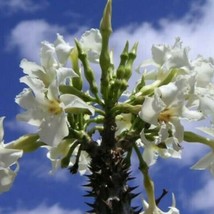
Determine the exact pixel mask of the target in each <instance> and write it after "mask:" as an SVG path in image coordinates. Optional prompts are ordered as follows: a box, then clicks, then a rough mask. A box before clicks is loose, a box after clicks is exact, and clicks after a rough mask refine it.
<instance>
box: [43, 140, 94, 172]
mask: <svg viewBox="0 0 214 214" xmlns="http://www.w3.org/2000/svg"><path fill="white" fill-rule="evenodd" d="M72 145H73V144H72V143H71V142H70V140H68V139H67V140H64V141H62V142H60V144H58V145H57V146H56V147H52V146H43V147H44V148H46V149H48V153H47V157H48V159H50V161H51V163H52V170H51V171H50V173H51V174H53V173H55V172H56V171H57V170H58V169H59V168H60V167H61V160H62V159H63V158H64V157H65V156H66V155H67V154H68V152H69V149H70V148H71V146H72ZM78 150H79V145H78V146H77V147H76V148H75V149H74V151H73V153H72V154H71V157H70V160H69V163H68V167H71V166H73V165H74V164H75V162H76V156H77V153H78ZM90 161H91V158H90V157H89V155H88V153H87V152H85V151H81V154H80V157H79V162H78V171H79V173H80V175H83V174H85V173H86V172H87V171H88V170H89V169H88V165H89V163H90Z"/></svg>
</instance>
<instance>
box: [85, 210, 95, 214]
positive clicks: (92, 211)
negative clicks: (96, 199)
mask: <svg viewBox="0 0 214 214" xmlns="http://www.w3.org/2000/svg"><path fill="white" fill-rule="evenodd" d="M86 213H89V214H90V213H91V214H93V213H95V209H93V210H89V211H86Z"/></svg>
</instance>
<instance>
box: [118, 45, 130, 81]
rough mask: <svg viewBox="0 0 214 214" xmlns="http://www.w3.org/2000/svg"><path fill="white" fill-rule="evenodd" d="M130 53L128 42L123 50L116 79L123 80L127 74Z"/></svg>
mask: <svg viewBox="0 0 214 214" xmlns="http://www.w3.org/2000/svg"><path fill="white" fill-rule="evenodd" d="M128 51H129V42H128V41H127V42H126V44H125V47H124V49H123V52H122V54H121V55H120V65H119V67H118V69H117V72H116V79H123V77H124V74H125V65H126V61H127V60H128Z"/></svg>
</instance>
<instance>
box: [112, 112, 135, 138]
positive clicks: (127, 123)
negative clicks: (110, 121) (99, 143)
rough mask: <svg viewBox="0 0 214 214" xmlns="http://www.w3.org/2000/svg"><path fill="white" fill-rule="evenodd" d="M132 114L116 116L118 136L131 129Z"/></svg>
mask: <svg viewBox="0 0 214 214" xmlns="http://www.w3.org/2000/svg"><path fill="white" fill-rule="evenodd" d="M131 117H132V115H131V114H129V113H128V114H120V115H117V116H116V125H117V131H116V133H115V135H116V136H118V135H119V134H121V133H122V132H124V131H126V130H129V129H130V128H131V125H132V123H131Z"/></svg>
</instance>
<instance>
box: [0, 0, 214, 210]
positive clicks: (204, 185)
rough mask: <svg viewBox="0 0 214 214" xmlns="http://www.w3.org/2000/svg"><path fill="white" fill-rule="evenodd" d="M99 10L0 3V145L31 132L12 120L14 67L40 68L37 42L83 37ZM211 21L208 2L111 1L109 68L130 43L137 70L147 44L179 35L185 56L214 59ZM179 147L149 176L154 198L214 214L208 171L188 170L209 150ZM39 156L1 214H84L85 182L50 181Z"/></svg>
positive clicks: (1, 201)
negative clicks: (0, 138) (30, 64)
mask: <svg viewBox="0 0 214 214" xmlns="http://www.w3.org/2000/svg"><path fill="white" fill-rule="evenodd" d="M104 5H105V1H104V0H91V1H89V0H78V1H75V0H70V1H57V0H52V1H46V0H43V1H42V0H38V1H35V0H34V1H33V0H7V1H5V0H0V67H1V80H0V81H1V84H0V99H1V105H0V116H6V119H5V123H4V125H5V137H4V139H5V142H9V141H11V140H14V139H16V138H17V137H19V136H21V135H22V134H24V133H26V132H29V131H30V129H29V128H28V127H26V126H24V125H23V124H20V123H17V122H16V121H15V116H16V114H17V113H18V112H19V111H20V109H19V107H18V106H17V105H16V104H15V103H14V98H15V96H16V95H17V94H18V93H19V92H20V91H21V90H22V89H23V87H24V85H22V84H20V83H19V78H20V77H21V76H23V74H22V71H21V69H20V68H19V62H20V60H21V59H22V58H27V59H29V60H34V61H38V60H39V45H40V42H41V41H42V40H48V41H50V42H53V41H54V39H55V37H56V33H61V34H63V35H64V37H65V38H66V40H67V41H69V42H70V43H72V39H73V38H74V37H78V36H80V35H81V33H82V32H84V30H86V29H89V28H92V27H93V28H98V27H99V22H100V18H101V16H102V11H103V8H104ZM213 20H214V2H213V1H212V0H204V1H202V0H201V1H199V0H183V1H181V0H132V1H129V0H113V30H114V33H113V35H112V38H111V48H112V49H113V51H114V55H115V62H117V61H118V56H119V53H120V51H121V50H122V48H123V46H124V44H125V42H126V40H127V39H128V40H130V42H131V43H132V44H133V43H134V42H136V41H139V52H138V60H137V62H136V64H137V63H140V62H141V61H143V60H145V59H147V58H149V57H151V54H150V50H151V46H152V44H158V43H166V44H173V43H174V41H175V38H176V37H178V36H179V37H181V39H182V40H183V43H184V46H189V47H191V52H190V56H191V57H193V58H194V57H195V56H197V55H198V54H202V55H204V56H205V57H209V56H211V57H213V56H214V48H213V47H214V24H213ZM136 78H137V77H136ZM134 83H135V82H134V81H133V83H131V84H134ZM188 128H189V129H190V128H191V127H190V126H188ZM183 147H184V151H183V159H182V160H179V161H175V160H172V161H165V160H161V159H160V160H159V161H158V163H157V164H156V165H155V166H154V167H153V168H152V169H151V173H152V177H153V178H154V180H155V182H156V184H157V188H156V190H157V194H161V191H162V189H163V188H167V189H169V191H170V192H174V193H175V195H176V199H177V206H178V208H180V210H181V213H182V214H193V213H194V214H199V213H200V214H212V213H213V210H214V201H213V198H214V181H213V178H212V177H211V175H210V174H209V172H206V171H204V172H198V171H191V170H189V167H190V166H191V165H192V164H194V163H195V162H196V161H197V160H198V159H199V158H200V157H201V156H202V155H203V154H204V153H205V152H206V151H207V150H206V148H204V147H202V146H200V145H194V146H192V145H186V144H185V143H184V145H183ZM45 156H46V152H45V151H44V150H42V151H38V152H36V153H33V154H27V155H25V156H24V158H23V159H22V160H20V171H19V173H18V176H17V178H16V180H15V182H14V185H13V187H12V189H11V190H10V192H7V193H4V194H1V195H0V213H6V214H25V213H26V214H27V213H28V214H38V213H40V214H41V213H47V214H49V213H51V214H82V213H84V211H85V210H87V206H86V205H85V204H84V202H83V199H82V195H83V194H84V191H83V189H82V188H81V185H82V184H84V182H85V178H84V177H81V176H79V175H74V176H71V175H70V174H69V172H68V171H67V170H63V171H59V172H58V173H56V175H55V176H50V175H49V174H48V172H49V170H50V169H51V166H50V162H49V160H48V159H47V158H46V157H45ZM136 168H137V166H136V167H135V168H134V169H133V172H134V173H135V172H136V171H137V170H136ZM137 176H139V178H138V180H139V179H141V177H140V175H138V174H137ZM140 200H141V198H138V202H139V201H140ZM170 200H171V196H170V194H169V195H168V196H167V197H166V198H165V199H163V201H162V203H161V206H162V207H163V209H165V210H166V208H167V207H168V206H170V203H171V201H170Z"/></svg>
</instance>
